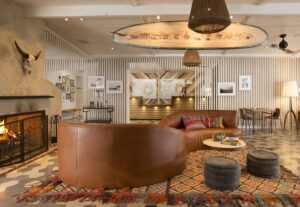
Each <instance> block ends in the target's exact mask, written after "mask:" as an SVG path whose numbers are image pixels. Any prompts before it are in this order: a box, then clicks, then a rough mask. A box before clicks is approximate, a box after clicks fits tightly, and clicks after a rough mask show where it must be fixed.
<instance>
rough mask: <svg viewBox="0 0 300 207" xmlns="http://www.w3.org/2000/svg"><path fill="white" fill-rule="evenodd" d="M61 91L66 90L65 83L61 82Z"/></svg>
mask: <svg viewBox="0 0 300 207" xmlns="http://www.w3.org/2000/svg"><path fill="white" fill-rule="evenodd" d="M61 92H63V93H65V92H66V83H62V84H61Z"/></svg>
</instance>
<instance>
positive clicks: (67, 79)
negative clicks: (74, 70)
mask: <svg viewBox="0 0 300 207" xmlns="http://www.w3.org/2000/svg"><path fill="white" fill-rule="evenodd" d="M66 82H67V83H70V75H66Z"/></svg>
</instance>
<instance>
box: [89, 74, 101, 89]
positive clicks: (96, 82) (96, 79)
mask: <svg viewBox="0 0 300 207" xmlns="http://www.w3.org/2000/svg"><path fill="white" fill-rule="evenodd" d="M104 82H105V79H104V76H89V77H88V88H89V89H97V88H100V89H101V88H103V89H104V87H105V86H104Z"/></svg>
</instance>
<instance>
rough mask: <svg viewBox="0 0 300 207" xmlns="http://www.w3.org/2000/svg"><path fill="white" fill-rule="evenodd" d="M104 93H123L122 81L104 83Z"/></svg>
mask: <svg viewBox="0 0 300 207" xmlns="http://www.w3.org/2000/svg"><path fill="white" fill-rule="evenodd" d="M106 93H108V94H111V93H119V94H120V93H123V81H106Z"/></svg>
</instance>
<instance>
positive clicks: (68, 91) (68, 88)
mask: <svg viewBox="0 0 300 207" xmlns="http://www.w3.org/2000/svg"><path fill="white" fill-rule="evenodd" d="M70 92H71V91H70V84H69V83H66V93H70Z"/></svg>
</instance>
